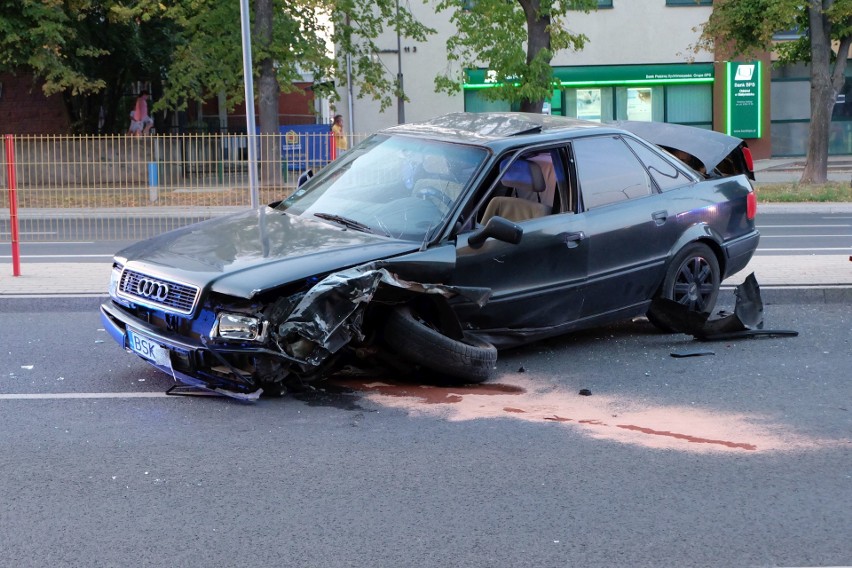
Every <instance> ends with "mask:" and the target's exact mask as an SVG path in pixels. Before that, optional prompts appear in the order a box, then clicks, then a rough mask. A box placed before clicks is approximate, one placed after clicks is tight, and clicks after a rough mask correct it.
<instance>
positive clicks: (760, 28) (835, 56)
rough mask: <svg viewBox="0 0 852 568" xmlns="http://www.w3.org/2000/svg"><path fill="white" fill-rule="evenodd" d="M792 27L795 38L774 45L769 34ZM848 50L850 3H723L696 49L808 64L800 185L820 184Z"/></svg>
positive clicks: (842, 0) (773, 0)
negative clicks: (806, 119) (805, 138)
mask: <svg viewBox="0 0 852 568" xmlns="http://www.w3.org/2000/svg"><path fill="white" fill-rule="evenodd" d="M795 28H798V29H799V30H801V31H802V35H801V36H800V37H799V39H798V40H795V41H791V42H783V43H776V42H774V41H773V39H772V38H773V35H774V34H775V33H776V32H778V31H781V30H789V29H795ZM850 46H852V0H807V1H804V2H803V1H802V0H724V1H717V2H715V3H714V6H713V13H712V15H711V16H710V19H709V20H708V21H707V23H706V24H705V25H704V26H703V29H702V33H701V40H700V41H699V42H698V43H697V44H696V45H695V46H693V47H694V48H695V49H696V50H700V49H706V50H710V51H712V50H715V49H716V47H721V48H723V49H729V50H730V51H731V53H730V56H731V57H736V56H747V57H750V56H754V55H755V54H756V53H757V52H760V51H769V50H772V49H774V50H775V51H776V52H777V53H778V55H779V62H781V63H793V62H797V61H804V62H808V63H810V72H811V95H810V105H811V121H810V125H809V128H808V149H807V152H808V159H807V162H806V165H805V170H804V172H803V173H802V179H801V182H802V183H824V182H825V181H826V178H827V174H828V140H829V129H830V126H831V113H832V109H833V108H834V103H835V101H836V100H837V94H838V93H839V92H840V90H841V89H842V88H843V85H844V83H845V81H846V64H847V59H848V54H849V48H850Z"/></svg>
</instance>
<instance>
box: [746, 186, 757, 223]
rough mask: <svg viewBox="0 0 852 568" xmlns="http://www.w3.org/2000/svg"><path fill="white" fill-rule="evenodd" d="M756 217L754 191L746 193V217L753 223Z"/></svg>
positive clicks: (755, 196) (755, 195)
mask: <svg viewBox="0 0 852 568" xmlns="http://www.w3.org/2000/svg"><path fill="white" fill-rule="evenodd" d="M756 216H757V194H756V193H754V191H749V192H748V197H747V198H746V217H747V218H748V220H749V221H754V218H755V217H756Z"/></svg>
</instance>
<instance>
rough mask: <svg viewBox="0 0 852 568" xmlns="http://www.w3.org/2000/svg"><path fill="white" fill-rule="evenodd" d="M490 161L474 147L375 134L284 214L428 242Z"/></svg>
mask: <svg viewBox="0 0 852 568" xmlns="http://www.w3.org/2000/svg"><path fill="white" fill-rule="evenodd" d="M486 156H487V151H486V150H485V149H483V148H477V147H473V146H464V145H460V144H451V143H444V142H433V141H423V140H417V139H414V138H406V137H403V136H373V137H371V138H369V139H368V140H366V141H364V142H363V143H362V144H360V145H359V146H358V147H356V148H354V149H353V150H351V151H350V152H349V153H348V155H346V156H345V158H344V159H342V160H339V161H337V162H335V163H333V164H331V165H330V166H328V168H326V169H324V170H322V171H321V172H319V173H318V174H317V175H316V176H314V177H313V178H312V179H311V180H310V181H309V182H308V183H306V184H305V185H304V186H302V187H301V188H299V189H298V190H297V191H296V192H295V193H294V194H293V195H292V196H290V198H288V199H287V200H286V201H284V202H282V203H281V204H280V205H279V206H278V209H279V210H283V211H286V212H287V213H288V214H291V215H297V216H299V217H303V218H317V219H321V220H323V221H325V222H330V223H335V224H338V225H341V226H344V227H346V228H348V229H352V230H357V231H363V232H368V233H375V234H377V235H383V236H387V237H391V238H395V239H403V240H414V241H423V240H427V239H429V238H431V236H432V234H433V231H434V230H435V229H436V228H437V227H439V226H441V225H442V224H443V222H444V220H445V218H446V216H447V215H448V214H449V213H450V212H451V211H452V210H453V206H454V205H455V203H456V201H457V200H458V198H459V197H460V196H461V194H462V191H463V190H464V188H465V187H466V186H467V185H468V183H469V182H470V180H471V179H472V177H473V174H474V173H475V172H476V171H477V169H478V168H479V166H480V165H481V164H482V163H483V161H484V160H485V158H486Z"/></svg>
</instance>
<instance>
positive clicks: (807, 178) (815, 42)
mask: <svg viewBox="0 0 852 568" xmlns="http://www.w3.org/2000/svg"><path fill="white" fill-rule="evenodd" d="M831 3H832V2H831V0H825V1H824V2H823V1H822V0H811V1H810V2H809V4H808V21H809V28H810V35H811V123H810V126H809V128H808V156H807V161H806V162H805V169H804V171H803V172H802V179H801V180H800V182H801V183H825V182H826V180H827V179H828V134H829V129H830V127H831V112H832V110H833V109H834V101H835V99H836V98H837V91H836V90H835V89H834V86H833V85H832V81H831V45H830V38H831V23H830V22H829V20H828V16H827V15H826V14H825V12H824V8H823V4H826V5H827V6H826V7H828V6H830V5H831Z"/></svg>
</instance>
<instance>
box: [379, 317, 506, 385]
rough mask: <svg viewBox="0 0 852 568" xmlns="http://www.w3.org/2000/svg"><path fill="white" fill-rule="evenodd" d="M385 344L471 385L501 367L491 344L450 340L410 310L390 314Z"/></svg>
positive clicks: (429, 367) (479, 381) (414, 360)
mask: <svg viewBox="0 0 852 568" xmlns="http://www.w3.org/2000/svg"><path fill="white" fill-rule="evenodd" d="M385 341H387V343H388V344H389V345H390V346H391V347H393V348H394V349H396V350H397V351H398V352H399V353H400V354H401V355H403V356H405V358H407V359H409V360H411V361H412V362H414V363H417V364H418V365H421V366H423V367H425V368H427V369H430V370H432V371H436V372H439V373H443V374H446V375H450V376H452V377H457V378H459V379H463V380H465V381H467V382H471V383H481V382H484V381H487V380H488V378H489V377H490V376H491V374H492V372H493V370H494V366H495V365H496V363H497V349H496V348H495V347H494V346H493V345H491V344H490V343H488V342H486V341H481V340H479V339H476V338H475V337H468V336H465V337H464V338H463V339H461V340H456V339H453V338H451V337H447V336H446V335H444V334H442V333H441V332H440V331H438V330H437V329H434V328H433V327H432V326H431V325H430V324H429V323H428V322H427V321H425V320H424V319H422V318H419V317H417V316H416V315H415V314H414V313H413V312H412V311H411V308H410V307H408V306H404V307H401V308H397V309H396V310H393V311H392V312H390V315H389V316H388V321H387V324H386V326H385Z"/></svg>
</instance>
